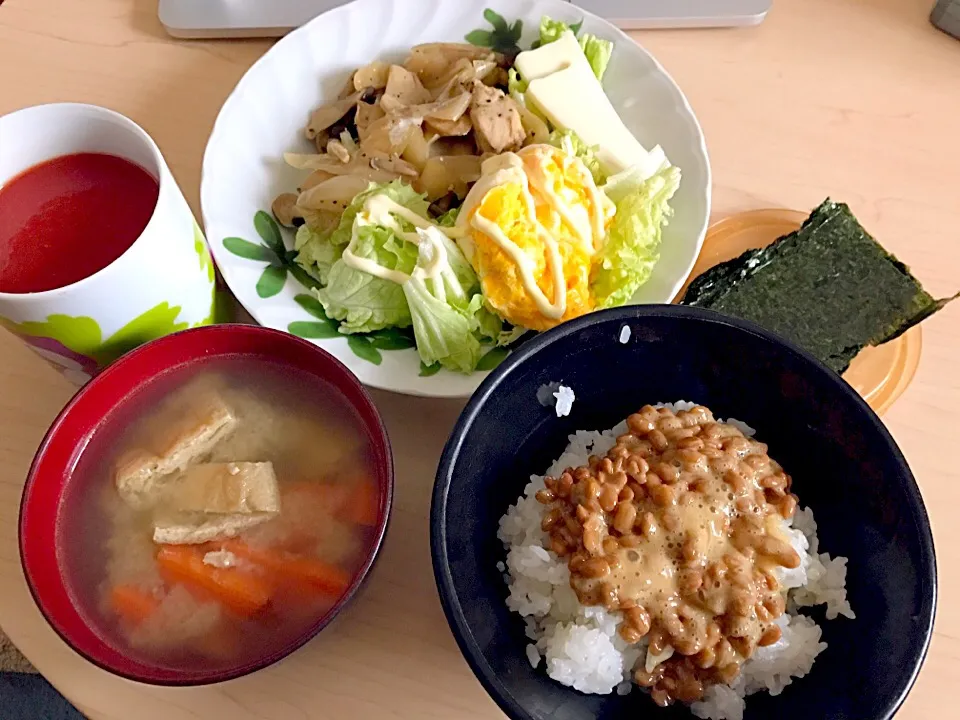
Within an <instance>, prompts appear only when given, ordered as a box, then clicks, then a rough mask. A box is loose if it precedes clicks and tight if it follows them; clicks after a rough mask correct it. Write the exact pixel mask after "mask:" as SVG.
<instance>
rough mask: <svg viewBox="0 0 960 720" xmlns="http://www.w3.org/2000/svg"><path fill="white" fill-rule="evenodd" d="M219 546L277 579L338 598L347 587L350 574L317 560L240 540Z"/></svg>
mask: <svg viewBox="0 0 960 720" xmlns="http://www.w3.org/2000/svg"><path fill="white" fill-rule="evenodd" d="M223 549H224V550H227V551H229V552H232V553H233V554H234V555H236V556H237V557H239V558H243V559H244V560H248V561H249V562H252V563H254V564H256V565H259V566H260V567H262V568H264V569H265V570H267V571H269V572H270V573H272V574H273V575H274V576H275V577H276V578H278V579H280V580H285V581H287V582H296V583H300V584H306V585H310V586H311V587H314V588H316V589H317V590H320V591H321V592H323V593H325V594H327V595H332V596H334V597H340V596H341V595H343V593H345V592H346V591H347V588H348V587H350V580H351V576H350V573H348V572H346V571H345V570H343V569H342V568H339V567H337V566H336V565H330V564H329V563H325V562H322V561H321V560H316V559H314V558H308V557H304V556H303V555H295V554H294V553H290V552H285V551H283V550H267V549H260V548H253V547H250V546H249V545H247V544H246V543H244V542H242V541H240V540H227V541H225V542H224V543H223Z"/></svg>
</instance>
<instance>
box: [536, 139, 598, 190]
mask: <svg viewBox="0 0 960 720" xmlns="http://www.w3.org/2000/svg"><path fill="white" fill-rule="evenodd" d="M550 144H551V145H553V146H554V147H558V148H560V149H561V150H563V151H564V152H565V153H567V155H573V156H574V157H578V158H580V160H582V161H583V164H584V165H586V166H587V170H589V171H590V174H591V175H593V181H594V182H595V183H596V184H597V186H598V187H599V186H600V185H603V184H604V183H605V182H606V181H607V174H606V173H605V172H604V171H603V166H602V165H601V164H600V158H598V157H597V148H595V147H590V146H589V145H587V144H586V143H585V142H584V141H583V140H581V139H580V136H579V135H577V133H575V132H574V131H573V130H554V131H553V132H552V133H550Z"/></svg>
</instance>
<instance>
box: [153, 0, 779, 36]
mask: <svg viewBox="0 0 960 720" xmlns="http://www.w3.org/2000/svg"><path fill="white" fill-rule="evenodd" d="M455 1H456V0H451V2H455ZM345 2H346V0H160V7H159V12H160V20H161V22H162V23H163V25H164V27H166V29H167V32H169V33H170V34H171V35H172V36H174V37H178V38H236V37H280V36H281V35H285V34H286V33H288V32H290V31H291V30H292V29H294V28H296V27H299V26H300V25H303V24H304V23H305V22H307V21H308V20H310V19H312V18H314V17H316V16H317V15H319V14H320V13H322V12H326V11H327V10H330V9H331V8H334V7H337V6H338V5H343V4H345ZM772 2H773V0H577V2H576V4H577V5H578V6H580V7H582V8H583V9H584V10H587V11H589V12H592V13H594V14H595V15H599V16H600V17H602V18H606V19H607V20H609V21H610V22H611V23H613V24H614V25H617V26H618V27H621V28H624V29H627V30H641V29H646V28H692V27H699V28H703V27H735V26H742V25H756V24H757V23H759V22H761V21H762V20H763V18H764V17H765V16H766V14H767V11H768V10H769V9H770V5H771V4H772Z"/></svg>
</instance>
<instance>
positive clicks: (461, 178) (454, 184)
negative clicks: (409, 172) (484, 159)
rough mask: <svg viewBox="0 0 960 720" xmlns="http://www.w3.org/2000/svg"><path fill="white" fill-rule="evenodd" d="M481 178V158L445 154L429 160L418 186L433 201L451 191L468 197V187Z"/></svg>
mask: <svg viewBox="0 0 960 720" xmlns="http://www.w3.org/2000/svg"><path fill="white" fill-rule="evenodd" d="M479 179H480V158H479V157H477V156H476V155H445V156H440V157H432V158H430V159H429V160H427V163H426V165H424V167H423V171H422V172H421V173H420V180H419V181H418V183H416V187H417V189H418V190H420V191H421V192H425V193H426V194H427V198H429V199H430V201H431V202H432V201H433V200H436V199H438V198H442V197H443V196H444V195H446V194H447V193H449V192H455V193H456V194H457V195H458V196H460V197H461V198H462V197H466V194H467V189H468V188H469V186H470V185H471V184H472V183H475V182H476V181H477V180H479Z"/></svg>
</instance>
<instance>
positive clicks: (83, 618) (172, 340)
mask: <svg viewBox="0 0 960 720" xmlns="http://www.w3.org/2000/svg"><path fill="white" fill-rule="evenodd" d="M197 335H201V336H213V335H218V336H222V337H224V338H225V340H224V342H230V341H232V340H234V339H235V338H236V337H238V336H240V335H243V336H246V337H247V338H250V339H259V340H261V341H262V340H265V339H266V340H272V341H273V342H267V343H263V344H262V346H260V347H261V348H267V350H265V351H264V352H263V354H262V355H261V357H263V358H271V357H275V354H274V351H273V350H272V349H269V348H275V347H277V345H278V344H280V343H287V344H288V345H291V346H299V347H300V349H301V350H304V351H307V352H308V353H310V354H314V355H322V356H326V358H325V360H327V361H330V362H332V367H333V368H334V369H335V372H336V373H338V374H339V375H340V376H341V377H340V378H336V379H330V377H329V375H330V374H329V373H326V374H324V375H323V377H325V378H326V379H327V382H330V383H331V384H333V385H334V387H337V388H338V389H340V390H341V392H343V390H344V389H349V390H350V391H352V392H353V393H356V398H358V402H355V401H354V400H351V399H350V398H349V397H346V398H345V399H346V401H347V402H348V403H349V405H350V406H351V407H352V408H354V410H355V411H356V412H357V413H358V414H359V415H361V418H360V419H361V423H362V426H363V427H364V428H365V429H366V430H367V431H368V432H369V433H370V435H371V441H372V442H373V444H374V445H375V446H376V445H381V446H382V449H383V460H384V462H383V469H382V472H383V478H384V480H385V482H384V483H383V485H382V487H381V488H380V493H381V495H380V499H381V508H382V510H381V513H380V518H379V522H378V525H377V527H376V529H375V533H374V540H373V543H372V544H371V547H370V550H369V552H368V554H367V557H366V559H365V560H364V562H363V564H362V565H361V566H360V568H359V569H358V570H357V571H356V573H355V575H354V578H353V581H352V582H351V584H350V587H349V588H348V589H347V591H346V592H345V593H344V594H343V595H342V596H341V597H340V598H339V599H338V600H337V602H336V603H335V604H334V605H333V606H332V607H331V608H330V609H329V610H327V611H326V612H325V613H324V614H323V615H322V616H320V617H319V618H317V619H316V620H315V622H314V623H313V624H312V625H310V626H309V627H308V628H307V629H306V630H305V631H304V632H303V633H301V634H300V635H298V636H296V638H294V639H293V640H291V641H289V642H288V643H286V644H284V645H283V646H282V647H280V648H277V649H276V650H274V651H272V652H270V653H268V654H266V655H264V656H262V657H260V658H258V659H256V660H253V661H250V662H246V663H244V664H243V665H240V666H237V667H232V668H227V669H222V670H215V671H203V672H193V673H191V674H190V675H189V676H186V677H182V678H181V677H176V675H177V674H179V673H181V672H182V671H180V670H178V669H176V668H173V669H170V668H161V667H160V666H157V665H153V666H152V667H153V668H155V669H158V670H160V669H162V670H163V671H164V672H165V674H166V673H172V674H173V675H174V676H173V677H149V676H147V675H146V674H140V673H137V672H134V671H130V670H126V669H123V668H117V667H114V666H112V665H111V664H110V663H109V662H107V661H105V660H103V659H101V658H99V657H95V656H94V654H93V653H90V652H87V651H86V650H84V649H81V648H79V647H77V645H76V644H75V643H74V640H73V639H72V637H71V636H72V632H71V631H70V630H69V629H67V628H65V627H63V626H62V625H61V623H60V621H59V620H58V619H57V618H56V617H54V613H53V612H51V610H50V608H49V607H48V604H47V603H46V602H45V601H44V599H43V597H42V596H41V593H40V592H39V591H38V589H37V586H36V584H35V581H34V578H33V573H32V572H31V570H30V569H29V568H28V561H27V559H26V555H27V546H28V545H30V544H31V543H33V542H36V540H35V539H34V540H30V539H28V537H27V536H28V534H29V532H34V533H35V532H36V531H35V530H34V531H28V532H25V530H24V528H25V526H29V525H30V522H31V513H30V507H29V506H30V498H31V497H32V495H33V493H34V492H35V491H36V488H37V487H38V486H37V476H38V474H39V472H40V469H41V467H42V465H43V463H44V461H45V459H46V456H47V453H48V451H49V450H50V448H51V446H52V445H53V443H54V442H55V441H56V438H57V435H58V433H59V432H60V429H61V427H62V426H63V424H64V422H65V421H66V419H67V417H68V416H69V415H70V414H71V413H72V412H74V411H75V408H76V407H77V406H78V405H79V404H80V403H83V402H84V401H85V398H86V397H87V396H88V395H90V394H91V393H93V392H96V391H97V390H98V389H99V388H101V387H103V386H104V385H105V384H106V383H110V382H112V378H113V377H114V376H115V375H116V374H117V372H119V370H118V368H121V367H123V366H126V365H129V364H131V363H134V362H142V361H143V360H144V358H146V357H149V356H150V355H152V354H155V353H157V352H159V351H160V350H163V349H166V348H167V347H168V346H170V345H173V346H177V345H181V344H183V343H185V342H188V341H191V340H192V341H193V342H194V343H195V344H194V345H192V346H190V350H189V351H188V352H185V353H184V355H183V358H182V359H181V361H180V363H179V364H177V365H176V366H175V367H179V368H182V367H185V366H189V365H192V364H194V363H196V362H197V361H200V360H203V359H205V358H209V357H217V356H225V355H247V356H251V355H255V352H254V351H253V350H252V349H249V348H248V349H246V350H236V349H233V350H231V349H219V350H218V349H215V350H213V351H211V350H210V347H209V346H210V345H211V344H212V340H211V339H210V338H207V340H208V342H206V343H205V344H203V345H200V344H196V338H194V336H197ZM284 364H286V363H284ZM161 372H164V371H161ZM159 374H160V373H156V374H154V375H152V376H150V377H147V378H143V380H150V379H152V378H154V377H156V376H157V375H159ZM317 377H321V376H320V375H319V374H318V375H317ZM135 391H136V387H135V386H131V387H130V388H129V389H128V390H127V391H126V393H125V396H126V395H129V393H130V392H135ZM344 395H346V393H344ZM124 399H126V397H124ZM118 404H119V403H118ZM362 411H365V412H366V416H365V415H364V414H363V412H362ZM367 416H368V417H369V419H370V422H368V420H367V419H366V418H367ZM83 451H84V450H80V451H79V453H78V452H76V451H75V452H74V455H73V457H78V456H79V454H82V452H83ZM394 470H395V468H394V463H393V451H392V448H391V445H390V437H389V435H388V434H387V429H386V426H385V424H384V422H383V417H382V416H381V414H380V411H379V410H378V409H377V406H376V404H375V403H374V402H373V399H372V397H371V396H370V394H369V392H368V391H367V389H366V388H365V387H364V386H363V384H362V383H361V382H360V381H359V380H358V379H357V377H356V376H355V375H354V374H353V373H352V372H350V370H349V369H348V368H347V367H346V366H345V365H344V364H343V363H341V362H340V361H339V360H338V359H337V358H336V357H334V356H333V355H331V354H330V353H328V352H326V351H325V350H323V349H322V348H320V347H318V346H317V345H314V344H313V343H309V342H307V341H306V340H303V339H301V338H298V337H296V336H294V335H290V334H289V333H285V332H283V331H280V330H274V329H272V328H267V327H262V326H259V325H246V324H238V323H225V324H218V325H207V326H203V327H197V328H190V329H186V330H181V331H179V332H176V333H171V334H170V335H166V336H164V337H161V338H159V339H157V340H153V341H151V342H148V343H146V344H145V345H142V346H140V347H138V348H136V349H134V350H132V351H131V352H129V353H127V354H126V355H124V356H123V357H121V358H120V359H119V360H118V361H117V362H115V363H114V364H112V365H110V366H109V367H108V368H106V369H105V370H104V371H103V372H101V373H100V374H98V375H97V376H95V377H94V378H93V379H92V380H90V382H88V383H87V384H86V385H84V386H83V387H82V388H81V389H80V390H79V391H78V392H77V393H76V394H75V395H74V396H73V397H72V398H70V400H69V401H68V402H67V404H66V405H65V406H64V407H63V409H61V410H60V412H59V413H57V417H56V418H55V419H54V421H53V423H52V424H51V425H50V427H49V429H48V430H47V432H46V433H45V434H44V437H43V440H42V441H41V443H40V445H39V447H38V448H37V451H36V454H35V455H34V458H33V460H32V461H31V463H30V469H29V470H28V472H27V477H26V480H25V482H24V486H23V492H22V494H21V497H20V507H19V515H18V520H17V548H18V551H19V559H20V567H21V570H22V572H23V576H24V579H25V580H26V584H27V588H28V590H29V591H30V595H31V597H32V598H33V601H34V604H35V605H36V606H37V609H38V610H39V611H40V614H41V615H42V616H43V618H44V619H45V620H46V621H47V624H48V625H49V626H50V627H51V628H52V629H53V631H54V632H55V633H56V634H57V635H58V636H59V637H60V639H61V640H63V641H64V642H65V643H66V644H67V646H68V647H69V648H70V649H71V650H73V651H74V652H75V653H77V654H78V655H80V656H81V657H82V658H84V659H85V660H87V661H89V662H91V663H93V664H94V665H95V666H97V667H98V668H100V669H101V670H105V671H106V672H109V673H110V674H111V675H115V676H118V677H121V678H124V679H126V680H132V681H135V682H139V683H143V684H146V685H152V686H158V687H196V686H202V685H211V684H214V683H220V682H225V681H227V680H234V679H236V678H239V677H243V676H246V675H249V674H251V673H254V672H257V671H258V670H263V669H264V668H267V667H269V666H271V665H274V664H275V663H277V662H279V661H280V660H283V659H284V658H286V657H288V656H289V655H291V654H293V653H294V652H296V651H297V650H299V649H300V648H301V647H303V646H304V645H306V644H307V643H308V642H309V641H310V640H312V639H313V638H314V637H316V636H317V635H318V634H319V633H320V631H321V630H323V629H324V628H326V627H327V626H328V625H330V623H332V622H333V621H334V620H335V619H336V617H337V616H338V615H339V614H340V613H341V611H342V610H343V609H344V608H345V607H346V606H347V605H348V604H349V603H350V602H351V601H352V600H353V598H354V597H355V596H356V595H357V593H358V592H359V591H360V588H361V587H362V586H363V585H364V584H365V583H366V581H367V579H368V577H369V576H370V573H371V571H372V569H373V566H374V565H375V564H376V561H377V559H378V558H379V555H380V550H381V548H382V546H383V543H384V540H385V539H386V533H387V528H388V527H389V523H390V516H391V510H392V507H393V497H394V488H395V472H394ZM69 482H70V481H69V479H68V480H65V481H64V483H63V486H62V487H61V489H60V491H59V492H58V493H57V503H58V508H57V511H56V513H55V515H54V522H55V523H57V522H58V521H59V518H60V513H61V512H62V498H63V491H64V489H65V488H66V486H67V484H68V483H69ZM53 546H54V553H55V555H56V564H57V569H58V571H59V578H58V580H59V582H60V584H61V585H62V586H63V587H64V590H65V592H67V594H68V595H70V594H71V593H70V590H69V585H68V583H67V582H66V581H65V580H64V576H63V572H62V564H61V562H60V557H59V556H60V553H59V551H58V550H56V546H57V542H56V540H55V541H54V543H53ZM75 613H76V615H77V617H78V619H79V621H80V622H82V623H83V624H84V625H85V626H87V629H88V630H90V631H91V632H93V633H94V634H95V635H96V636H97V637H98V639H99V640H100V641H101V642H103V643H104V644H105V645H108V646H111V648H112V649H113V650H114V651H115V652H118V653H119V654H121V655H123V656H124V657H125V658H127V657H129V652H128V651H127V650H126V649H123V648H121V647H119V646H118V645H117V644H116V643H110V642H107V641H106V640H104V638H103V633H102V632H100V631H99V630H98V629H96V626H95V625H94V624H92V623H90V622H88V613H85V612H81V611H79V610H75ZM136 662H137V663H138V664H139V665H150V663H149V662H143V661H139V660H138V661H136Z"/></svg>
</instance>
